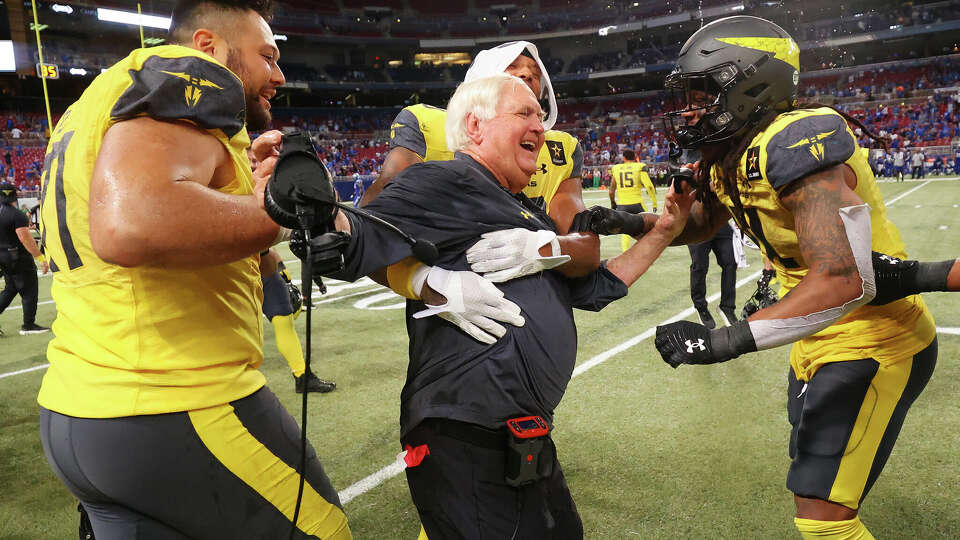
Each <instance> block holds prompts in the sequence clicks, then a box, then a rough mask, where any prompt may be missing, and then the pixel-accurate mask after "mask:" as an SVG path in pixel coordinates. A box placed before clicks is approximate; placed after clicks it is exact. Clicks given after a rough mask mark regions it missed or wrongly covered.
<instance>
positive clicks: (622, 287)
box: [568, 261, 627, 311]
mask: <svg viewBox="0 0 960 540" xmlns="http://www.w3.org/2000/svg"><path fill="white" fill-rule="evenodd" d="M568 283H569V286H570V295H571V303H572V304H573V307H575V308H577V309H582V310H584V311H600V310H601V309H603V308H605V307H607V304H609V303H610V302H613V301H614V300H619V299H621V298H623V297H624V296H626V295H627V285H626V283H624V282H622V281H620V278H618V277H617V276H615V275H613V272H611V271H610V270H607V262H606V261H603V262H601V263H600V268H598V269H597V271H596V272H593V273H592V274H590V275H587V276H583V277H580V278H575V279H570V280H568Z"/></svg>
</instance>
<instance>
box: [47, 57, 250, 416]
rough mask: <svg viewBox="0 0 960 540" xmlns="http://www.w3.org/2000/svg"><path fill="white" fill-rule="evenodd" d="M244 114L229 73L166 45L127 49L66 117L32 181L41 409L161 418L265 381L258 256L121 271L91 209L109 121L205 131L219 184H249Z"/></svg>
mask: <svg viewBox="0 0 960 540" xmlns="http://www.w3.org/2000/svg"><path fill="white" fill-rule="evenodd" d="M244 114H245V108H244V94H243V87H242V84H241V82H240V80H239V79H238V78H237V77H236V75H234V74H233V73H232V72H231V71H230V70H228V69H227V68H226V67H225V66H223V65H222V64H220V63H219V62H217V61H216V60H214V59H213V58H211V57H210V56H207V55H205V54H203V53H201V52H198V51H195V50H193V49H189V48H186V47H181V46H173V45H171V46H162V47H154V48H149V49H137V50H135V51H133V52H132V53H130V55H129V56H127V57H126V58H125V59H123V60H121V61H120V62H118V63H117V64H114V65H113V66H112V67H111V68H109V69H108V70H107V71H105V72H104V73H102V74H101V75H100V76H98V77H97V78H96V79H94V81H93V83H91V84H90V86H89V87H88V88H87V90H86V91H85V92H84V93H83V95H82V96H81V97H80V99H79V100H78V101H77V102H75V103H74V104H73V105H71V106H70V108H69V109H67V112H66V113H64V115H63V117H62V118H61V119H60V122H59V124H57V126H56V129H55V130H54V132H53V135H52V137H51V138H50V143H49V146H48V149H47V155H46V159H45V163H44V169H43V178H42V181H43V192H42V206H41V221H42V235H43V243H44V245H45V246H46V253H47V255H48V257H49V258H50V263H51V267H52V268H53V269H54V272H55V273H54V278H53V286H52V289H51V293H52V295H53V299H54V301H55V302H56V304H57V318H56V320H55V321H54V323H53V330H54V334H55V337H54V339H53V340H52V341H51V342H50V345H49V347H48V349H47V357H48V358H49V360H50V369H49V370H48V371H47V373H46V374H45V376H44V378H43V385H42V387H41V389H40V395H39V397H38V401H39V403H40V404H41V405H42V406H44V407H46V408H48V409H51V410H54V411H57V412H60V413H63V414H67V415H71V416H78V417H88V418H108V417H118V416H129V415H140V414H157V413H167V412H176V411H184V410H190V409H199V408H204V407H210V406H213V405H218V404H223V403H227V402H229V401H232V400H235V399H239V398H241V397H244V396H246V395H249V394H251V393H253V392H254V391H256V390H257V389H258V388H260V387H261V386H263V384H264V382H265V380H264V377H263V375H262V374H261V373H260V372H259V371H258V370H257V369H256V368H257V366H259V364H260V363H261V361H262V360H263V352H262V343H263V325H262V319H261V317H260V306H261V304H262V302H263V289H262V286H261V283H260V272H259V269H258V262H259V258H258V257H257V256H251V257H247V258H245V259H242V260H239V261H236V262H233V263H230V264H223V265H218V266H209V267H204V268H193V269H189V270H187V269H172V268H152V267H136V268H123V267H120V266H115V265H112V264H109V263H106V262H104V261H103V260H101V259H100V258H99V257H97V255H96V253H95V252H94V251H93V249H92V247H91V242H90V229H89V219H88V212H89V192H90V180H91V177H92V174H93V168H94V164H95V162H96V160H97V154H98V153H99V151H100V146H101V144H102V141H103V137H104V135H105V134H106V132H107V129H109V128H110V126H112V125H113V124H115V123H117V122H121V121H124V120H128V119H131V118H135V117H140V116H148V117H151V118H156V119H158V120H167V121H184V122H189V123H192V124H194V125H196V126H198V127H200V128H202V129H204V130H206V131H207V133H209V134H210V135H212V136H214V137H216V138H217V139H218V140H219V141H220V142H221V143H222V144H223V145H224V147H225V148H226V149H227V150H228V152H229V153H230V156H231V157H232V159H233V163H234V168H235V170H236V177H235V179H234V181H233V182H231V183H230V184H229V185H227V186H225V187H223V188H221V189H220V190H219V191H221V192H224V193H231V194H249V193H252V192H253V180H252V176H251V172H250V162H249V160H248V158H247V154H246V148H247V147H248V146H249V145H250V138H249V136H248V135H247V130H246V127H245V125H244V122H245V117H244ZM135 158H136V156H131V159H135Z"/></svg>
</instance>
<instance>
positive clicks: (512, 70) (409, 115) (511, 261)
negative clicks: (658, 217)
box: [360, 41, 600, 290]
mask: <svg viewBox="0 0 960 540" xmlns="http://www.w3.org/2000/svg"><path fill="white" fill-rule="evenodd" d="M498 73H507V74H509V75H514V76H516V77H518V78H520V79H521V80H523V82H524V83H525V84H526V85H527V86H528V87H529V88H530V90H531V91H532V92H533V93H534V95H535V96H537V97H538V98H539V99H540V100H546V101H547V102H548V103H549V112H548V114H547V116H546V118H545V119H544V122H543V124H544V129H545V131H544V139H545V142H544V144H543V145H542V146H541V148H540V150H539V152H538V153H537V155H536V160H535V161H536V163H535V165H536V166H535V168H534V169H533V172H532V173H531V175H530V180H529V182H528V183H527V185H526V187H524V188H523V190H522V191H523V193H524V194H525V195H526V196H528V197H529V198H530V199H531V200H532V201H533V202H534V203H535V204H536V205H537V206H539V207H540V208H542V209H544V210H545V211H546V213H547V214H548V215H549V216H550V218H551V219H552V220H553V221H554V223H555V224H556V228H557V234H558V235H559V236H558V237H556V238H555V240H556V242H555V244H556V245H558V246H559V247H558V249H559V252H560V253H562V254H564V255H567V256H569V259H568V260H564V261H560V260H548V261H544V260H542V259H540V258H538V257H537V256H536V255H535V254H534V252H535V251H536V250H535V249H532V247H533V243H534V242H538V241H539V242H542V243H541V244H539V245H537V246H536V247H537V248H539V247H542V246H544V245H546V244H548V243H553V241H554V239H552V238H547V237H546V236H543V237H542V238H534V237H532V236H530V235H529V234H528V233H526V232H525V231H522V230H519V229H512V230H508V231H498V232H495V233H491V234H489V235H487V238H486V240H485V241H484V242H483V243H482V244H480V245H478V246H477V247H476V249H474V250H473V251H472V252H471V254H470V262H471V263H472V264H473V269H474V270H475V271H477V272H483V273H484V274H485V276H486V277H488V278H490V279H491V280H493V281H495V282H499V281H505V280H506V279H511V278H512V277H516V276H518V275H523V274H524V272H526V271H528V269H529V268H537V269H542V268H550V267H551V265H558V266H559V271H561V272H563V273H564V274H565V275H567V276H570V277H576V276H583V275H586V274H589V273H590V272H593V271H594V270H596V268H597V265H598V264H599V263H600V241H599V238H598V237H597V236H596V235H594V234H590V233H580V232H576V233H570V232H569V231H570V225H571V223H572V222H573V217H574V216H575V215H576V214H577V213H578V212H580V211H582V210H584V205H583V198H582V195H581V181H580V176H581V174H582V173H581V170H582V167H583V150H582V148H581V147H580V142H579V141H578V140H577V139H576V138H575V137H573V136H572V135H570V134H568V133H564V132H562V131H557V130H553V129H551V128H552V127H553V124H554V122H555V121H556V118H557V102H556V97H555V95H554V91H553V85H552V84H551V82H550V76H549V74H548V73H547V71H546V68H545V67H544V65H543V62H541V61H540V54H539V52H538V51H537V47H536V45H534V44H532V43H530V42H527V41H511V42H508V43H503V44H501V45H498V46H496V47H493V48H491V49H486V50H483V51H480V53H478V54H477V57H476V58H475V59H474V61H473V64H472V65H471V66H470V69H469V70H468V71H467V74H466V76H465V77H464V82H470V81H474V80H477V79H480V78H483V77H487V76H490V75H494V74H498ZM446 117H447V111H446V110H444V109H440V108H437V107H432V106H430V105H423V104H418V105H412V106H409V107H406V108H405V109H403V110H402V111H400V113H399V114H398V115H397V117H396V119H394V121H393V123H392V124H391V126H390V148H391V149H390V152H389V153H388V154H387V158H386V160H385V161H384V164H383V167H382V169H381V171H380V175H379V176H378V177H377V179H376V181H375V182H374V183H373V185H371V186H370V187H369V188H368V189H367V191H366V193H364V196H363V198H362V200H361V203H360V204H361V206H364V205H366V204H369V203H370V201H372V200H373V199H374V198H375V197H376V196H377V195H378V194H379V193H380V191H381V190H383V188H384V187H386V186H387V184H389V183H390V182H391V181H392V180H393V178H394V177H395V176H396V175H398V174H399V173H400V172H401V171H404V170H406V168H407V167H409V166H410V165H413V164H415V163H422V162H429V161H445V160H450V159H453V154H454V151H453V150H452V149H451V148H450V146H449V145H448V143H447V139H446V137H445V132H446V128H445V121H446V120H445V119H446ZM402 275H403V274H402V273H400V272H392V273H391V277H393V276H400V279H391V283H390V284H391V287H392V288H394V290H398V287H397V286H398V285H399V287H403V286H404V285H405V284H404V283H399V284H398V283H397V282H398V281H401V282H402V281H403V280H402ZM407 275H409V274H407Z"/></svg>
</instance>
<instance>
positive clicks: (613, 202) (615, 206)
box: [610, 201, 617, 210]
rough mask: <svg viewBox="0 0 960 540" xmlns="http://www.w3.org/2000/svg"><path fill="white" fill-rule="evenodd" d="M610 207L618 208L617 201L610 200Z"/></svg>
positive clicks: (612, 208)
mask: <svg viewBox="0 0 960 540" xmlns="http://www.w3.org/2000/svg"><path fill="white" fill-rule="evenodd" d="M610 209H611V210H616V209H617V201H610Z"/></svg>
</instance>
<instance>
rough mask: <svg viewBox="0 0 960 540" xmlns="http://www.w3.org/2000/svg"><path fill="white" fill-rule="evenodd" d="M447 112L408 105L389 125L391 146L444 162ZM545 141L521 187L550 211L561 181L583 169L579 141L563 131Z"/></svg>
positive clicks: (446, 156) (448, 155) (447, 154)
mask: <svg viewBox="0 0 960 540" xmlns="http://www.w3.org/2000/svg"><path fill="white" fill-rule="evenodd" d="M446 121H447V111H446V110H444V109H439V108H437V107H432V106H430V105H423V104H420V105H411V106H410V107H406V108H405V109H403V110H402V111H400V114H398V115H397V117H396V119H394V121H393V123H392V124H391V125H390V147H391V148H395V147H398V146H400V147H403V148H406V149H408V150H410V151H412V152H415V153H416V154H417V155H418V156H420V158H421V159H423V160H424V161H447V160H450V159H453V152H451V151H450V150H449V149H447V139H446V137H447V132H446ZM544 137H545V139H546V142H545V143H544V144H543V146H542V147H541V148H540V154H539V156H538V157H537V165H538V168H537V172H536V173H534V175H533V176H532V177H531V178H530V183H529V184H528V185H527V187H525V188H524V189H523V193H524V194H526V196H527V197H530V198H531V199H533V201H534V202H536V203H537V204H538V205H539V206H540V207H541V208H543V209H545V210H547V211H548V212H549V211H550V201H551V200H552V199H553V196H554V195H556V193H557V189H558V188H559V187H560V183H561V182H563V181H564V180H566V179H567V178H576V177H579V176H580V174H581V169H583V150H582V149H581V148H580V142H579V141H578V140H577V139H576V138H575V137H573V136H572V135H569V134H567V133H564V132H562V131H555V130H550V131H547V132H546V133H545V134H544Z"/></svg>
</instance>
